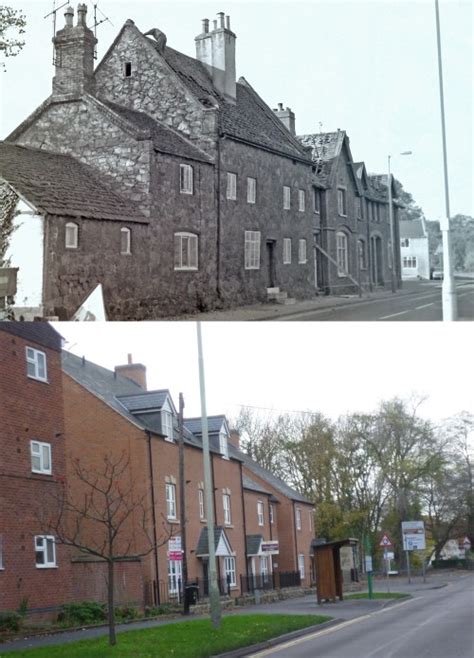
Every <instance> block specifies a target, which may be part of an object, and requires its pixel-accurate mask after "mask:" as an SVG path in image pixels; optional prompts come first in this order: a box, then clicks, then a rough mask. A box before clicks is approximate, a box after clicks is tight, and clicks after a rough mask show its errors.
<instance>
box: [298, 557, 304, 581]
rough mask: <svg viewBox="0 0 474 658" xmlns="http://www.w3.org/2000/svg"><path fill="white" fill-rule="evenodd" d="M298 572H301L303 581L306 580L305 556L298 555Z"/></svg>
mask: <svg viewBox="0 0 474 658" xmlns="http://www.w3.org/2000/svg"><path fill="white" fill-rule="evenodd" d="M298 571H299V572H300V577H301V580H303V578H304V555H303V553H300V554H299V555H298Z"/></svg>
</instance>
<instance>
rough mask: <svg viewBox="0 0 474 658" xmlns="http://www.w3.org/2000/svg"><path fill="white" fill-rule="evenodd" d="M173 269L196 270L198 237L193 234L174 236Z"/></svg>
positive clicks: (177, 234) (176, 234)
mask: <svg viewBox="0 0 474 658" xmlns="http://www.w3.org/2000/svg"><path fill="white" fill-rule="evenodd" d="M174 269H175V270H194V271H195V270H197V269H198V236H197V235H196V234H195V233H175V234H174Z"/></svg>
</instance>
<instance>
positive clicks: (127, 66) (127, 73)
mask: <svg viewBox="0 0 474 658" xmlns="http://www.w3.org/2000/svg"><path fill="white" fill-rule="evenodd" d="M125 77H126V78H131V77H132V62H125Z"/></svg>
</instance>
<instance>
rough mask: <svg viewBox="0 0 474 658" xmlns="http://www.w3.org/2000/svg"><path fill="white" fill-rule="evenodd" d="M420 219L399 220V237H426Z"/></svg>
mask: <svg viewBox="0 0 474 658" xmlns="http://www.w3.org/2000/svg"><path fill="white" fill-rule="evenodd" d="M426 237H427V235H426V233H425V231H424V228H423V222H422V221H421V219H411V220H408V219H407V220H402V221H401V222H400V238H402V239H403V238H411V239H412V240H414V239H416V238H426Z"/></svg>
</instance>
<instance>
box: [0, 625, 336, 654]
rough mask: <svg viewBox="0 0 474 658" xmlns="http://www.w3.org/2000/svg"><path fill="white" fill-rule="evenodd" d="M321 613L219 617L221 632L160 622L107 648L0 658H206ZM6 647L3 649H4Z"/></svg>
mask: <svg viewBox="0 0 474 658" xmlns="http://www.w3.org/2000/svg"><path fill="white" fill-rule="evenodd" d="M329 619H331V617H326V616H323V615H235V616H229V617H225V618H223V619H222V624H221V628H220V629H218V630H215V629H213V628H212V625H211V622H210V621H209V620H208V619H199V620H196V621H186V622H180V623H177V624H166V625H164V626H159V627H156V628H148V629H146V630H139V631H127V632H124V633H120V634H118V636H117V639H118V641H117V645H116V646H115V647H109V645H108V639H107V637H101V638H98V639H93V640H81V641H80V642H73V643H72V642H71V643H68V644H61V645H56V646H52V645H50V646H47V647H41V648H37V649H27V650H25V651H12V652H7V653H5V654H3V653H2V656H12V658H13V656H15V657H16V658H21V657H22V656H24V657H25V658H132V657H133V658H155V657H156V658H158V656H160V657H161V658H162V657H163V656H166V657H167V658H168V656H174V657H175V658H207V657H208V656H215V655H216V654H219V653H224V652H226V651H231V650H232V649H238V648H240V647H246V646H250V645H252V644H257V643H258V642H263V641H264V640H268V639H270V638H273V637H278V636H279V635H284V634H285V633H290V632H291V631H296V630H299V629H302V628H307V627H308V626H314V625H316V624H321V623H323V622H325V621H328V620H329ZM4 648H6V647H4Z"/></svg>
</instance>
